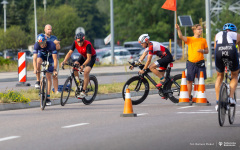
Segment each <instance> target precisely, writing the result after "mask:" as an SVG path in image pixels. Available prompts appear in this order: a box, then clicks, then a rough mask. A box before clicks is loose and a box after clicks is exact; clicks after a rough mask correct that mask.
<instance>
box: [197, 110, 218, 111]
mask: <svg viewBox="0 0 240 150" xmlns="http://www.w3.org/2000/svg"><path fill="white" fill-rule="evenodd" d="M199 111H215V110H199Z"/></svg>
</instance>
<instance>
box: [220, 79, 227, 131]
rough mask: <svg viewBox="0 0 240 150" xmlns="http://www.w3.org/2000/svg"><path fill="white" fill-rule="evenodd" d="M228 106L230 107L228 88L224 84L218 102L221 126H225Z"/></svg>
mask: <svg viewBox="0 0 240 150" xmlns="http://www.w3.org/2000/svg"><path fill="white" fill-rule="evenodd" d="M227 105H228V94H227V86H226V84H225V83H222V85H221V88H220V93H219V101H218V122H219V125H220V126H223V124H224V122H225V115H226V110H227Z"/></svg>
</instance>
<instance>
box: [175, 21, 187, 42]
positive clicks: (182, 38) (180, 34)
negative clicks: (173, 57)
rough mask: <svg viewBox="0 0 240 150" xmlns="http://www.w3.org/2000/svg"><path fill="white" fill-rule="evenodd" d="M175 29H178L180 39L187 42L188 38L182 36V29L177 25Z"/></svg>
mask: <svg viewBox="0 0 240 150" xmlns="http://www.w3.org/2000/svg"><path fill="white" fill-rule="evenodd" d="M175 28H176V29H177V32H178V37H179V38H180V39H181V40H183V41H184V42H187V37H186V36H183V35H182V32H181V30H180V27H179V25H178V24H175Z"/></svg>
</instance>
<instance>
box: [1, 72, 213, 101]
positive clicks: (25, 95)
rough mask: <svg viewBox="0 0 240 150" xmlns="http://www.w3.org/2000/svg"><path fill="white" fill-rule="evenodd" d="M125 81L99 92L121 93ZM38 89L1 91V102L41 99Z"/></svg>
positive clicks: (105, 87) (206, 82)
mask: <svg viewBox="0 0 240 150" xmlns="http://www.w3.org/2000/svg"><path fill="white" fill-rule="evenodd" d="M216 77H217V74H213V77H212V78H208V79H206V80H205V84H206V85H207V84H214V83H215V81H216ZM152 78H153V80H155V81H156V82H157V83H158V81H159V79H158V78H157V77H155V76H153V75H152ZM124 84H125V82H124V83H112V84H100V85H99V87H98V94H110V93H120V92H122V88H123V86H124ZM149 85H150V89H155V87H154V85H152V84H151V83H149ZM38 92H39V91H38V90H36V89H34V88H32V89H28V90H21V91H12V90H11V91H10V90H9V91H7V92H4V93H0V103H15V102H22V103H28V102H30V101H31V100H40V97H39V94H38ZM74 95H75V93H74V92H71V96H74ZM60 96H61V94H57V95H56V94H53V93H51V99H59V98H60Z"/></svg>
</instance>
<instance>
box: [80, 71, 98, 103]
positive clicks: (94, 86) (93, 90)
mask: <svg viewBox="0 0 240 150" xmlns="http://www.w3.org/2000/svg"><path fill="white" fill-rule="evenodd" d="M83 82H84V81H83ZM86 90H87V92H86V94H87V96H86V97H84V98H83V99H82V102H83V103H84V104H85V105H90V104H91V103H92V102H93V101H94V100H95V98H96V96H97V92H98V80H97V78H96V77H95V76H94V75H90V76H89V83H88V85H87V89H86Z"/></svg>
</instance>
